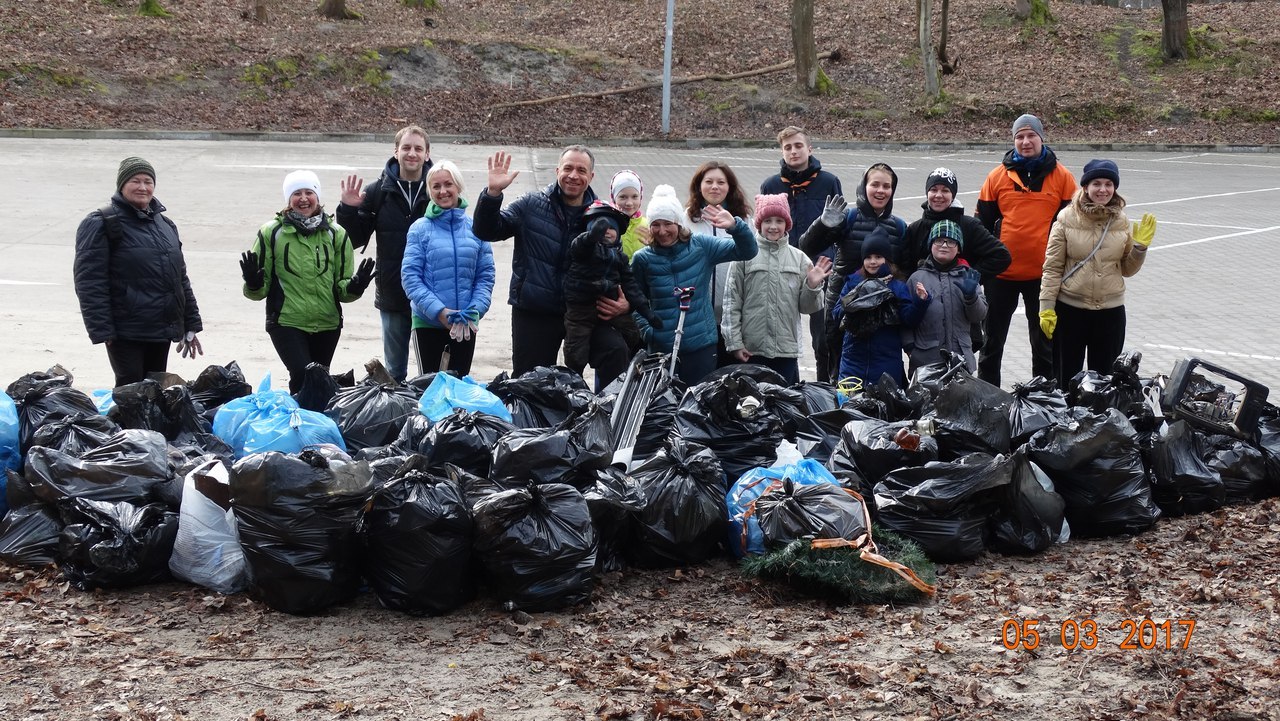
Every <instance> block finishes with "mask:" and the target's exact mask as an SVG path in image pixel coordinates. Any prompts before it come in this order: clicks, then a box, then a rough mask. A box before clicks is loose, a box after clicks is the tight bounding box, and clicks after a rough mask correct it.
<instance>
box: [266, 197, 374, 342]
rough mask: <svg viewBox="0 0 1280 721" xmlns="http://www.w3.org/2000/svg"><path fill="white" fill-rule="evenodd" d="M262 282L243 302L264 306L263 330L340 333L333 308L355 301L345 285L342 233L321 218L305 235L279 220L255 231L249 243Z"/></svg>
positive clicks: (349, 265) (351, 268) (348, 259)
mask: <svg viewBox="0 0 1280 721" xmlns="http://www.w3.org/2000/svg"><path fill="white" fill-rule="evenodd" d="M253 252H255V253H257V254H258V262H259V263H260V264H261V266H262V269H263V273H264V278H263V283H262V287H261V288H259V289H257V290H250V289H249V288H248V287H245V288H244V297H246V298H248V299H250V300H262V299H264V298H265V299H266V300H267V328H268V329H271V328H273V327H275V326H277V325H280V326H284V327H286V328H297V329H298V330H301V331H304V332H307V333H321V332H324V331H328V330H334V329H336V328H341V327H342V309H341V308H340V307H339V305H338V303H339V302H342V303H350V302H351V301H353V300H356V299H357V298H359V297H360V296H361V293H351V292H349V291H348V290H347V284H348V283H350V282H351V275H352V273H354V272H355V252H354V251H353V250H352V248H351V241H350V240H349V239H348V238H347V231H345V230H343V229H342V226H340V225H338V224H337V223H335V222H334V221H333V218H332V217H330V216H328V215H326V216H325V218H324V222H322V223H321V224H320V226H319V227H318V228H316V229H315V230H314V231H313V232H311V233H304V232H302V230H301V229H299V228H298V227H297V226H296V225H294V224H293V223H292V222H291V221H290V220H289V219H288V218H286V217H285V216H284V214H282V213H281V214H277V215H276V217H275V218H274V219H273V220H272V221H271V222H269V223H267V224H266V225H263V226H262V227H261V228H259V229H258V237H257V239H256V240H255V241H254V243H253Z"/></svg>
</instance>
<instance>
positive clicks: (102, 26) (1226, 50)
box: [0, 0, 1280, 145]
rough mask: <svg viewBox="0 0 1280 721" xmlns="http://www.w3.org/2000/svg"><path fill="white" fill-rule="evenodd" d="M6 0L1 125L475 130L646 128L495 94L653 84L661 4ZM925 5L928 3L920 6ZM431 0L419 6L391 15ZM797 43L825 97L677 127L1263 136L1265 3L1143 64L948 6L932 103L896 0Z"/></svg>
mask: <svg viewBox="0 0 1280 721" xmlns="http://www.w3.org/2000/svg"><path fill="white" fill-rule="evenodd" d="M347 4H348V7H349V8H350V9H352V10H355V11H357V12H359V13H360V14H361V15H362V18H361V19H359V20H348V21H329V20H324V19H322V18H320V17H319V16H318V15H317V14H316V13H315V11H314V8H315V6H316V3H315V2H312V1H301V0H297V1H295V0H276V1H274V2H270V3H268V7H269V18H268V21H267V22H266V23H258V22H255V21H252V20H248V19H245V18H243V17H241V10H242V8H243V7H245V6H246V5H247V3H246V2H243V1H241V2H235V3H230V2H219V3H213V2H203V1H200V0H164V1H163V2H161V5H162V6H163V7H165V8H167V9H168V10H169V12H170V13H171V17H169V18H152V17H139V16H137V15H135V14H133V9H134V8H135V7H136V6H137V3H136V2H135V0H62V1H60V2H56V3H50V2H43V1H42V0H9V2H6V3H5V12H4V13H0V34H2V35H3V37H4V38H5V46H6V52H5V53H4V54H3V56H2V57H0V108H2V109H3V112H0V125H2V126H5V127H11V128H130V129H188V130H277V131H315V132H321V131H326V132H376V133H383V132H387V131H391V130H394V129H395V128H397V127H400V126H402V125H404V124H405V123H407V122H418V123H420V124H421V125H423V126H424V127H426V128H428V129H429V130H430V131H432V132H433V133H442V134H458V135H464V136H473V137H476V138H479V139H482V140H487V141H503V142H524V143H534V142H547V141H550V140H553V139H556V138H564V137H570V136H577V137H582V136H585V137H593V138H600V137H638V138H658V137H661V135H660V132H659V131H660V128H661V94H660V92H659V91H658V90H656V89H649V90H644V91H641V92H634V93H627V94H623V95H615V96H611V97H608V98H603V99H592V100H576V101H567V102H555V103H550V104H546V105H538V106H532V107H521V108H506V109H502V108H497V109H495V108H494V107H493V106H495V105H496V104H498V103H502V102H509V101H518V100H528V99H535V98H543V97H549V96H555V95H560V94H564V93H571V92H581V91H601V90H608V89H613V88H620V87H626V86H631V85H635V84H640V83H644V82H649V81H653V80H655V79H658V78H659V77H660V73H661V67H662V45H663V36H664V30H663V24H664V16H665V6H666V2H665V0H598V1H597V2H591V3H580V2H564V3H535V2H479V1H476V0H438V2H431V3H412V2H409V3H406V2H396V1H394V0H378V1H376V2H375V1H374V0H349V1H348V3H347ZM935 4H936V5H939V6H940V5H941V3H935ZM408 5H434V6H435V7H433V8H423V7H407V6H408ZM815 5H816V8H817V9H816V17H815V35H816V41H817V47H818V50H819V51H820V52H825V51H836V52H838V54H839V58H838V59H833V60H830V61H826V62H824V69H825V71H826V73H827V74H828V75H829V76H830V78H831V80H832V81H833V82H834V83H835V87H836V92H835V93H834V94H832V95H828V96H813V95H806V94H803V93H799V92H797V91H796V90H795V89H794V87H793V77H792V73H790V72H785V71H784V72H777V73H772V74H768V75H760V76H754V77H746V78H741V79H738V80H730V81H712V82H698V83H691V84H686V85H678V86H676V87H675V89H674V91H673V110H672V115H671V138H672V139H676V140H680V139H686V138H707V137H726V138H746V139H768V138H770V137H772V135H773V134H774V132H776V131H777V129H779V128H781V127H782V126H783V125H785V124H788V123H799V124H801V125H804V126H806V127H808V128H809V129H810V130H811V132H812V133H813V134H814V135H816V136H818V137H822V138H825V139H832V140H864V141H865V140H870V141H911V140H916V141H920V140H923V141H932V140H950V141H968V142H975V141H995V142H1004V141H1005V140H1006V138H1007V128H1008V126H1009V123H1010V121H1011V120H1012V119H1013V118H1014V117H1016V116H1017V115H1019V114H1021V113H1022V112H1024V111H1031V112H1035V113H1038V114H1041V115H1043V116H1045V117H1046V118H1048V120H1049V122H1048V128H1049V133H1050V137H1051V140H1053V141H1058V142H1061V141H1068V140H1071V141H1115V142H1137V143H1189V142H1190V143H1223V144H1246V145H1248V144H1262V143H1269V144H1275V143H1277V142H1280V107H1278V106H1277V105H1276V102H1275V90H1274V89H1275V88H1276V87H1280V30H1278V29H1277V27H1276V24H1275V23H1273V22H1269V21H1267V20H1266V18H1270V17H1274V16H1275V14H1276V11H1277V9H1280V2H1277V1H1276V0H1257V1H1254V2H1221V3H1213V4H1193V5H1191V9H1190V23H1189V24H1190V27H1191V28H1192V46H1193V47H1194V48H1195V52H1196V53H1197V57H1196V58H1195V59H1193V60H1191V61H1188V62H1182V63H1174V64H1165V63H1163V62H1162V61H1161V60H1160V58H1159V51H1158V49H1159V42H1160V10H1159V8H1158V7H1157V8H1155V9H1149V10H1137V9H1134V10H1126V9H1118V8H1109V7H1105V6H1101V5H1085V4H1077V3H1068V2H1054V3H1052V9H1053V13H1054V16H1055V19H1054V21H1052V22H1050V23H1049V24H1047V25H1025V24H1023V23H1021V22H1019V21H1016V20H1014V19H1013V17H1012V15H1011V12H1010V9H1011V8H1012V5H1013V2H1012V0H955V1H954V2H952V3H951V12H950V37H949V41H948V44H947V51H948V58H949V59H950V60H951V61H952V64H953V65H954V66H955V67H956V72H955V73H953V74H949V75H945V76H944V78H943V86H942V87H943V90H944V93H945V95H944V97H943V98H942V99H941V100H940V101H939V102H936V103H932V104H931V103H927V102H926V101H925V100H924V98H923V95H922V92H921V89H922V87H923V81H922V71H921V70H920V58H919V52H918V50H916V47H915V42H916V41H915V37H916V30H915V19H914V13H913V11H912V10H911V8H912V7H913V5H912V4H911V3H904V2H901V1H895V0H864V1H861V2H858V3H843V2H817V3H815ZM788 8H789V3H785V2H763V1H762V0H723V1H721V2H716V3H714V4H710V5H709V4H706V3H695V2H687V1H682V2H679V3H677V10H676V26H675V27H676V29H675V44H674V46H675V51H674V74H675V76H676V77H677V78H681V77H687V76H694V75H703V74H708V73H719V74H730V73H739V72H743V71H749V70H752V69H757V68H761V67H765V66H769V65H772V64H775V63H779V62H782V61H785V60H788V59H790V57H791V52H792V51H791V41H790V33H789V21H788Z"/></svg>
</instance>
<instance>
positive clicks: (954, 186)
mask: <svg viewBox="0 0 1280 721" xmlns="http://www.w3.org/2000/svg"><path fill="white" fill-rule="evenodd" d="M935 185H945V186H947V187H948V188H949V189H950V190H951V197H953V198H954V197H955V196H956V195H957V194H958V193H959V192H960V183H959V181H957V180H956V174H955V173H953V172H951V169H950V168H934V169H933V172H932V173H929V178H928V179H927V180H925V181H924V192H925V193H928V192H929V189H930V188H932V187H933V186H935Z"/></svg>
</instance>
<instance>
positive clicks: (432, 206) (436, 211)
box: [423, 197, 467, 220]
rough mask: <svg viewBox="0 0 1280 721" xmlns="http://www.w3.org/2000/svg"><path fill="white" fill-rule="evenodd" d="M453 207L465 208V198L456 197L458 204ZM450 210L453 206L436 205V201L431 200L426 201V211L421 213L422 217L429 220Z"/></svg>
mask: <svg viewBox="0 0 1280 721" xmlns="http://www.w3.org/2000/svg"><path fill="white" fill-rule="evenodd" d="M453 207H454V208H459V209H462V208H466V207H467V199H466V198H461V197H460V198H458V204H457V205H455V206H453ZM450 210H453V208H441V207H440V206H438V205H436V201H434V200H433V201H431V202H430V203H427V212H426V213H424V214H423V217H425V218H427V219H429V220H435V219H436V218H439V217H440V216H442V215H444V214H445V213H447V212H449V211H450Z"/></svg>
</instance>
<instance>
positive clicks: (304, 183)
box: [284, 170, 320, 205]
mask: <svg viewBox="0 0 1280 721" xmlns="http://www.w3.org/2000/svg"><path fill="white" fill-rule="evenodd" d="M304 189H309V190H311V192H313V193H315V194H316V198H317V199H318V198H319V197H320V178H318V177H316V174H315V173H313V172H311V171H310V170H295V171H293V172H292V173H289V174H288V175H286V176H284V203H285V205H288V204H289V198H291V197H293V194H294V193H295V192H297V191H299V190H304Z"/></svg>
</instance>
